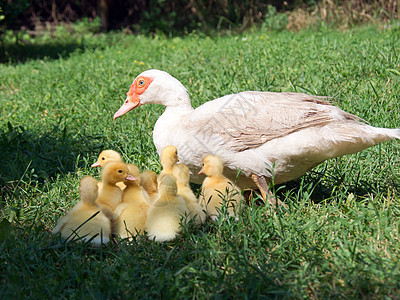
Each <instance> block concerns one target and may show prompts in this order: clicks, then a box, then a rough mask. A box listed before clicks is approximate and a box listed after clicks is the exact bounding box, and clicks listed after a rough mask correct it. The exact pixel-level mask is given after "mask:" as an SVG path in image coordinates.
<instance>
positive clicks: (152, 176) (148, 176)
mask: <svg viewBox="0 0 400 300" xmlns="http://www.w3.org/2000/svg"><path fill="white" fill-rule="evenodd" d="M140 180H141V185H142V186H143V187H144V189H145V190H146V191H147V192H148V193H149V192H152V193H156V192H157V190H158V187H157V186H158V182H157V174H156V173H155V172H153V171H144V172H143V173H142V174H140Z"/></svg>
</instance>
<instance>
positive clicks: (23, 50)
mask: <svg viewBox="0 0 400 300" xmlns="http://www.w3.org/2000/svg"><path fill="white" fill-rule="evenodd" d="M85 48H86V45H85V44H84V43H83V41H81V42H77V41H65V42H62V41H57V42H55V41H49V42H48V43H42V44H21V43H13V44H9V43H2V44H0V63H7V62H9V63H23V62H26V61H27V60H31V59H44V58H46V59H58V58H60V57H68V56H70V55H71V53H73V52H75V51H77V50H82V51H83V50H85Z"/></svg>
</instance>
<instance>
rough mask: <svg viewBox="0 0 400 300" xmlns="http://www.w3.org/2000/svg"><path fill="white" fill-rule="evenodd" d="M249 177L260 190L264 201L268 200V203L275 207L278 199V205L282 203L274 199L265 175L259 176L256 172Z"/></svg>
mask: <svg viewBox="0 0 400 300" xmlns="http://www.w3.org/2000/svg"><path fill="white" fill-rule="evenodd" d="M251 179H252V180H253V181H254V183H255V184H256V186H257V187H258V189H259V190H260V192H261V196H262V197H263V199H264V201H267V200H268V203H269V204H271V205H272V206H273V207H276V202H277V201H278V205H283V203H282V202H281V201H280V200H279V199H276V198H275V196H274V194H272V192H271V191H270V190H269V187H268V183H267V180H266V179H265V176H262V175H261V176H260V175H257V174H251Z"/></svg>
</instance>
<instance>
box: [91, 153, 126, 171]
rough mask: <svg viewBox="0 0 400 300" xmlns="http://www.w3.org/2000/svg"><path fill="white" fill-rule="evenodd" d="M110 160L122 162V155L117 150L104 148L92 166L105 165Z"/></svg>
mask: <svg viewBox="0 0 400 300" xmlns="http://www.w3.org/2000/svg"><path fill="white" fill-rule="evenodd" d="M110 161H117V162H122V157H121V155H120V154H119V153H118V152H117V151H114V150H103V151H101V153H100V155H99V157H98V159H97V161H96V162H95V163H94V164H92V168H96V167H104V166H105V165H106V164H107V163H109V162H110Z"/></svg>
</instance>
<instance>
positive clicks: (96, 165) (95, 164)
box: [92, 161, 100, 168]
mask: <svg viewBox="0 0 400 300" xmlns="http://www.w3.org/2000/svg"><path fill="white" fill-rule="evenodd" d="M96 167H100V163H99V162H98V161H96V162H95V163H94V164H93V165H92V168H96Z"/></svg>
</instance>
